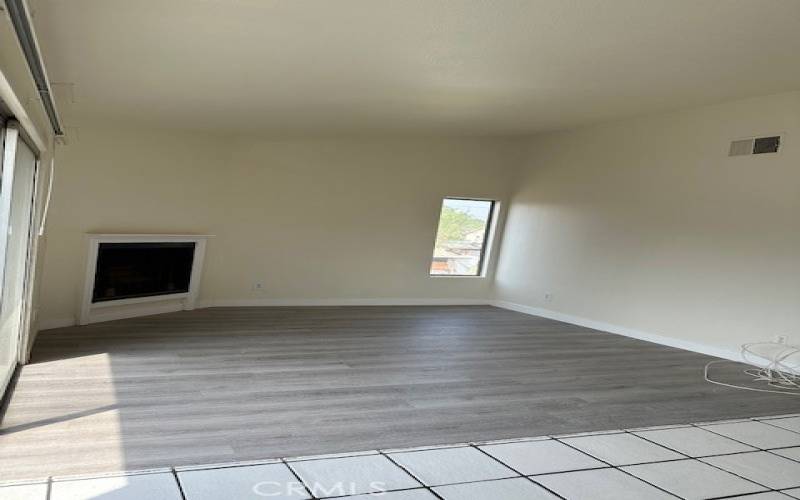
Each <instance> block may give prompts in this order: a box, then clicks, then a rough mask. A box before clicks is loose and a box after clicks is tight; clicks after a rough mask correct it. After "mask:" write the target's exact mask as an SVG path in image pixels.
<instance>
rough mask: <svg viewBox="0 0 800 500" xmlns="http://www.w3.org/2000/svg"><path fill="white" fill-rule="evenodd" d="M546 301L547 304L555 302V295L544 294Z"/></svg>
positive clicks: (550, 293)
mask: <svg viewBox="0 0 800 500" xmlns="http://www.w3.org/2000/svg"><path fill="white" fill-rule="evenodd" d="M544 301H545V302H553V293H552V292H547V293H545V294H544Z"/></svg>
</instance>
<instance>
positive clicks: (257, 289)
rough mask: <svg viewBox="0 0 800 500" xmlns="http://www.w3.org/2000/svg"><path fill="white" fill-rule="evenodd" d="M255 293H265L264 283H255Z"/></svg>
mask: <svg viewBox="0 0 800 500" xmlns="http://www.w3.org/2000/svg"><path fill="white" fill-rule="evenodd" d="M253 291H254V292H263V291H264V283H262V282H260V281H256V282H255V283H253Z"/></svg>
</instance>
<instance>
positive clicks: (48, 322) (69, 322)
mask: <svg viewBox="0 0 800 500" xmlns="http://www.w3.org/2000/svg"><path fill="white" fill-rule="evenodd" d="M76 324H78V322H77V321H76V320H75V317H74V316H70V317H67V318H42V319H40V320H39V321H38V322H37V323H36V327H37V329H38V331H40V332H41V331H42V330H52V329H53V328H64V327H67V326H75V325H76Z"/></svg>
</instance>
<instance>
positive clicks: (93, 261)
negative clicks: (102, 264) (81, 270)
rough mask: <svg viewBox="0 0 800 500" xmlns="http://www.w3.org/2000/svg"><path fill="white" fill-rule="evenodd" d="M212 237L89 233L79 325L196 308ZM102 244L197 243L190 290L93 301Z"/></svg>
mask: <svg viewBox="0 0 800 500" xmlns="http://www.w3.org/2000/svg"><path fill="white" fill-rule="evenodd" d="M211 236H212V235H208V234H107V233H104V234H97V233H88V234H86V240H87V243H88V252H87V257H86V279H85V280H84V285H83V298H82V300H81V308H80V311H79V312H78V324H81V325H86V324H89V323H96V322H98V321H109V320H113V319H122V318H131V317H135V316H147V315H150V314H157V313H162V312H169V311H179V310H186V311H188V310H192V309H194V308H195V304H196V302H197V294H198V292H199V290H200V278H201V275H202V272H203V258H204V257H205V252H206V240H208V238H210V237H211ZM101 243H194V244H195V245H194V259H193V261H192V273H191V276H190V278H189V291H188V292H183V293H174V294H169V295H156V296H152V297H136V298H129V299H119V300H108V301H104V302H97V303H92V291H93V289H94V280H95V271H96V269H97V252H98V249H99V247H100V244H101Z"/></svg>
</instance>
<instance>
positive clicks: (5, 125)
mask: <svg viewBox="0 0 800 500" xmlns="http://www.w3.org/2000/svg"><path fill="white" fill-rule="evenodd" d="M0 128H2V135H1V136H0V138H1V139H2V148H0V153H2V156H1V157H0V174H2V177H0V258H1V259H2V261H0V303H2V299H3V293H4V290H3V284H4V282H5V271H6V266H5V259H6V250H7V245H8V232H7V231H8V229H7V227H8V223H9V220H10V216H11V210H10V208H11V201H12V199H13V194H14V192H13V189H14V177H15V175H16V156H17V155H16V153H17V148H16V146H17V144H18V143H19V141H22V142H24V143H25V145H26V146H27V147H28V148H30V150H31V152H32V153H33V155H34V158H35V161H34V164H33V189H32V192H31V193H30V196H31V206H30V213H29V214H28V218H29V226H28V234H27V235H26V239H27V241H26V246H25V247H26V248H25V264H24V266H25V267H24V270H23V288H22V297H21V300H22V307H21V308H20V318H19V327H18V329H17V332H16V336H17V339H16V342H17V345H16V352H15V353H14V354H15V356H14V357H15V361H16V362H15V368H14V369H12V370H10V372H9V374H8V377H5V376H2V379H0V395H3V394H5V391H6V389H7V388H8V384H9V382H10V381H11V379H12V378H13V375H14V372H15V370H16V367H18V366H19V365H20V364H21V363H24V362H26V361H27V353H28V342H29V341H30V331H31V324H32V321H31V305H32V300H33V282H32V279H33V277H34V267H35V258H34V257H35V255H36V248H37V242H38V238H37V237H36V235H37V234H38V232H39V231H38V227H37V224H36V222H37V219H38V217H37V213H38V210H37V208H38V207H37V206H36V202H37V200H38V194H39V193H38V190H39V172H40V170H41V169H40V168H39V167H40V158H41V152H40V151H39V148H37V147H36V145H35V143H34V141H32V140H29V139H28V136H27V134H26V133H25V131H24V129H23V128H22V126H21V125H20V123H19V122H17V121H16V120H12V119H8V120H5V121H0ZM9 136H11V137H13V138H14V141H13V144H12V146H13V147H11V148H9V147H8V144H9V142H8V141H7V139H8V138H9ZM7 162H8V163H7ZM6 164H9V165H12V166H13V168H12V170H11V172H10V175H11V178H10V179H8V176H7V175H6V174H5V172H2V167H4V166H5V165H6ZM4 188H6V189H8V191H5V189H4ZM3 227H5V228H6V231H5V234H2V233H3V231H2V228H3Z"/></svg>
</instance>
